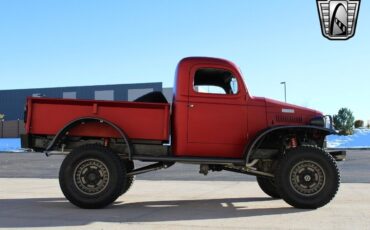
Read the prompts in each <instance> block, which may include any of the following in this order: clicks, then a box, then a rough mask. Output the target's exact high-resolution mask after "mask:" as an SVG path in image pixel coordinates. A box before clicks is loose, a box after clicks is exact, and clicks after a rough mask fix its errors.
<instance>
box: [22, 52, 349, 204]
mask: <svg viewBox="0 0 370 230" xmlns="http://www.w3.org/2000/svg"><path fill="white" fill-rule="evenodd" d="M25 121H26V132H27V134H26V135H24V136H22V147H23V148H32V149H34V150H37V151H45V152H46V154H47V155H53V154H66V158H65V159H64V161H63V163H62V165H61V168H60V174H59V182H60V186H61V189H62V191H63V193H64V195H65V197H66V198H67V199H68V200H69V201H70V202H72V203H73V204H75V205H77V206H79V207H81V208H102V207H105V206H107V205H109V204H111V203H112V202H114V201H115V200H116V199H117V198H118V197H119V196H120V195H122V194H124V193H125V192H126V191H127V190H128V189H129V188H130V186H131V185H132V184H133V181H134V176H135V175H137V174H140V173H145V172H149V171H153V170H158V169H162V168H167V167H170V166H171V165H173V164H174V163H191V164H198V165H200V173H203V174H205V175H207V173H208V172H209V171H221V170H226V171H231V172H236V173H244V174H250V175H255V176H257V181H258V184H259V186H260V187H261V189H262V190H263V191H264V192H265V193H266V194H268V195H269V196H271V197H273V198H282V199H284V200H285V201H286V202H287V203H289V204H290V205H292V206H294V207H297V208H319V207H321V206H324V205H325V204H327V203H328V202H329V201H330V200H331V199H332V198H333V197H334V196H335V194H336V192H337V190H338V187H339V184H340V175H339V171H338V168H337V165H336V163H335V159H334V158H336V159H341V158H343V156H344V153H343V152H340V153H339V154H338V152H337V153H328V152H327V151H325V150H324V149H323V146H324V142H325V137H326V136H327V135H329V134H334V133H335V131H334V130H333V129H332V126H331V120H328V119H327V117H325V116H323V114H322V113H320V112H318V111H315V110H311V109H308V108H304V107H299V106H295V105H291V104H287V103H283V102H279V101H275V100H271V99H267V98H262V97H253V96H251V95H250V94H249V93H248V90H247V88H246V86H245V85H244V82H243V78H242V74H241V73H240V72H239V70H238V68H237V67H236V66H235V65H234V64H233V63H231V62H229V61H227V60H222V59H216V58H203V57H190V58H185V59H183V60H181V61H180V62H179V64H178V66H177V70H176V76H175V86H174V94H173V103H172V105H170V104H168V103H167V101H166V99H165V97H164V96H163V95H162V94H161V93H160V92H152V93H149V94H147V95H144V96H142V97H140V98H138V99H137V100H136V101H134V102H127V101H120V102H116V101H97V100H75V99H51V98H34V97H33V98H32V97H31V98H28V99H27V105H26V111H25ZM134 160H139V161H145V162H154V163H153V164H151V165H148V166H145V167H141V168H135V166H134Z"/></svg>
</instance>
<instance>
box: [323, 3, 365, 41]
mask: <svg viewBox="0 0 370 230" xmlns="http://www.w3.org/2000/svg"><path fill="white" fill-rule="evenodd" d="M317 9H318V11H319V16H320V24H321V31H322V35H324V37H326V38H328V39H330V40H347V39H349V38H351V37H353V36H354V35H355V32H356V24H357V17H358V12H359V9H360V0H346V1H343V0H317Z"/></svg>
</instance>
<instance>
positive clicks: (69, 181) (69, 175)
mask: <svg viewBox="0 0 370 230" xmlns="http://www.w3.org/2000/svg"><path fill="white" fill-rule="evenodd" d="M86 159H96V160H99V161H101V162H103V163H104V164H105V166H106V167H107V170H108V172H109V181H108V184H107V186H106V187H105V188H104V189H103V190H102V191H100V192H99V193H97V194H94V195H88V194H85V193H83V192H81V191H80V190H79V189H78V188H77V185H76V184H75V181H74V173H75V170H76V167H77V166H78V164H80V163H81V162H82V161H84V160H86ZM125 178H126V167H125V166H124V165H123V164H121V161H120V159H119V157H118V156H117V155H115V154H114V153H112V152H110V151H109V150H108V149H106V148H104V147H98V148H96V147H95V148H94V147H85V148H79V149H76V150H75V151H72V152H71V153H70V154H69V155H67V157H66V158H65V159H64V161H63V163H62V166H61V169H60V173H59V181H60V187H61V189H62V192H63V193H64V195H65V196H66V198H67V199H68V200H69V201H71V202H72V203H73V204H75V205H77V206H79V207H83V208H99V207H104V206H106V205H108V204H110V203H111V202H113V201H114V200H116V199H117V197H118V196H119V195H120V191H121V189H120V188H122V187H124V186H125V183H126V180H125Z"/></svg>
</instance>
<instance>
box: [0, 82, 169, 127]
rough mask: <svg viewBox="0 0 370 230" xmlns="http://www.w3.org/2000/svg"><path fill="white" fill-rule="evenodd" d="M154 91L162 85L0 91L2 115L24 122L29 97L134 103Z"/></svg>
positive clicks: (9, 119)
mask: <svg viewBox="0 0 370 230" xmlns="http://www.w3.org/2000/svg"><path fill="white" fill-rule="evenodd" d="M152 91H162V83H161V82H154V83H140V84H118V85H95V86H76V87H57V88H39V89H15V90H0V114H4V115H5V120H6V121H11V120H18V119H19V120H23V110H24V105H25V102H26V98H27V97H28V96H34V97H51V98H76V99H96V100H115V101H119V100H123V101H127V100H128V101H133V100H135V99H136V98H138V97H140V96H142V95H144V94H146V93H148V92H152ZM169 99H172V98H169Z"/></svg>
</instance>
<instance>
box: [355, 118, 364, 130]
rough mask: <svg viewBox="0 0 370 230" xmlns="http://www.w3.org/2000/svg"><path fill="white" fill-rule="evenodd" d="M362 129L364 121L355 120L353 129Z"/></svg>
mask: <svg viewBox="0 0 370 230" xmlns="http://www.w3.org/2000/svg"><path fill="white" fill-rule="evenodd" d="M362 127H364V121H363V120H356V121H355V128H356V129H357V128H362Z"/></svg>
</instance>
